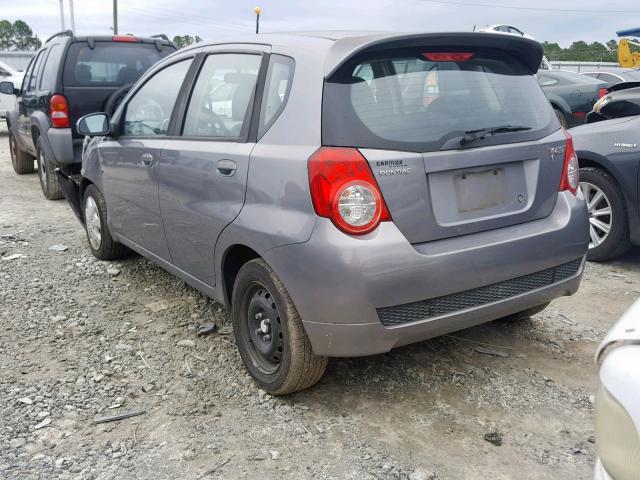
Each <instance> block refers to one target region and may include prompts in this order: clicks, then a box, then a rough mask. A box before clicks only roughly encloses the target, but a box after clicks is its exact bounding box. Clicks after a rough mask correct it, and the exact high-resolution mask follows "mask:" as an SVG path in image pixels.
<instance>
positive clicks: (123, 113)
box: [110, 55, 197, 140]
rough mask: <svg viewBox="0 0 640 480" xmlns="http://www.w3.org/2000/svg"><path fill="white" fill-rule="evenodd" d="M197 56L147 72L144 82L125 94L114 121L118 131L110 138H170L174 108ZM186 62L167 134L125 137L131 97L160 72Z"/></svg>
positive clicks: (183, 58)
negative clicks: (124, 128)
mask: <svg viewBox="0 0 640 480" xmlns="http://www.w3.org/2000/svg"><path fill="white" fill-rule="evenodd" d="M196 57H197V56H196V55H188V56H185V57H180V58H176V59H173V61H171V62H170V63H167V64H166V65H162V66H161V67H159V68H157V69H154V70H153V71H150V72H148V75H145V77H144V81H143V82H142V83H140V85H138V84H136V85H135V89H132V91H130V92H129V93H128V94H127V98H126V102H125V104H124V106H123V108H122V110H121V115H120V117H119V118H117V119H114V120H117V121H116V124H117V126H118V131H117V132H114V133H115V135H113V136H111V137H110V138H113V139H117V138H136V139H138V138H139V139H141V140H148V139H154V138H155V139H166V138H169V137H170V132H171V127H172V122H173V121H174V116H175V115H176V110H177V109H176V106H177V105H178V102H179V101H180V95H181V94H182V88H183V87H184V84H185V82H186V81H187V78H188V77H189V73H190V72H191V70H192V69H193V65H194V63H195V58H196ZM186 60H190V61H191V65H190V66H189V69H188V70H187V74H186V75H185V77H184V79H183V80H182V85H181V87H180V89H179V90H178V100H176V103H175V104H174V105H173V110H172V111H171V117H169V126H168V127H167V133H166V134H164V135H126V134H125V133H122V131H123V127H124V123H123V122H124V121H125V118H126V116H127V115H126V114H127V108H128V107H129V102H130V101H131V100H132V99H133V97H135V96H136V94H137V93H138V92H139V91H140V89H141V88H142V87H144V86H145V85H146V84H147V82H149V81H150V80H151V79H152V78H153V77H155V76H156V75H157V74H158V73H160V72H161V71H163V70H165V69H167V68H169V67H171V66H173V65H175V64H177V63H180V62H184V61H186Z"/></svg>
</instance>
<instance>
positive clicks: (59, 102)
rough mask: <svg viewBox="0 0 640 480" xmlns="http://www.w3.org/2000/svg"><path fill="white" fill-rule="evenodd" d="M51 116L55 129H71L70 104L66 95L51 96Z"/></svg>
mask: <svg viewBox="0 0 640 480" xmlns="http://www.w3.org/2000/svg"><path fill="white" fill-rule="evenodd" d="M49 116H50V118H51V126H52V127H53V128H69V104H68V103H67V99H66V98H65V97H64V95H58V94H56V95H52V96H51V100H50V102H49Z"/></svg>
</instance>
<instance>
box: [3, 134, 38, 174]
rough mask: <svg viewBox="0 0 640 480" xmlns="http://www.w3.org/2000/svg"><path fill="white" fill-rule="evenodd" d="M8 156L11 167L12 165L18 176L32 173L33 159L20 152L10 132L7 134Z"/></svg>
mask: <svg viewBox="0 0 640 480" xmlns="http://www.w3.org/2000/svg"><path fill="white" fill-rule="evenodd" d="M9 154H10V155H11V165H13V171H14V172H16V173H17V174H18V175H24V174H25V173H33V171H34V168H33V161H34V158H33V157H32V156H31V155H29V154H28V153H26V152H23V151H22V150H20V145H18V142H17V141H16V137H14V136H13V133H11V132H9Z"/></svg>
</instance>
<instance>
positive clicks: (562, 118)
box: [553, 108, 569, 128]
mask: <svg viewBox="0 0 640 480" xmlns="http://www.w3.org/2000/svg"><path fill="white" fill-rule="evenodd" d="M553 111H554V113H555V114H556V117H558V120H559V121H560V125H562V127H563V128H569V124H568V123H567V117H565V116H564V113H563V112H562V110H560V109H558V108H554V109H553Z"/></svg>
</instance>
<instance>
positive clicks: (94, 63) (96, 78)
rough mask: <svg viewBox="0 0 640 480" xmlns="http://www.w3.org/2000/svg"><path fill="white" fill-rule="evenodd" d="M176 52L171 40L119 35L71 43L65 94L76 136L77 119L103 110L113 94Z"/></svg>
mask: <svg viewBox="0 0 640 480" xmlns="http://www.w3.org/2000/svg"><path fill="white" fill-rule="evenodd" d="M173 52H175V47H174V46H173V45H171V44H169V43H168V42H163V41H160V40H152V39H139V38H136V37H132V36H126V35H125V36H115V37H110V38H109V39H107V38H104V39H101V38H99V37H98V38H96V39H93V38H87V39H84V40H82V39H80V40H79V41H76V42H74V43H72V44H71V45H70V46H69V50H68V52H67V56H66V59H65V65H64V70H63V77H62V84H63V93H64V96H65V97H66V98H67V102H68V104H69V117H70V120H71V128H72V131H73V136H74V137H76V138H79V137H80V135H79V134H78V133H77V132H76V125H75V124H76V121H77V120H78V119H79V118H80V117H82V116H83V115H86V114H88V113H94V112H101V111H103V110H104V106H105V102H106V100H107V98H108V97H109V95H111V94H112V93H113V92H115V91H116V90H118V89H119V88H120V87H122V86H124V85H127V84H132V83H134V82H136V80H138V78H140V76H141V75H142V74H143V73H144V72H146V71H147V69H148V68H149V67H151V66H152V65H154V64H155V63H156V62H158V61H159V60H160V59H162V58H164V57H166V56H167V55H169V54H171V53H173Z"/></svg>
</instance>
